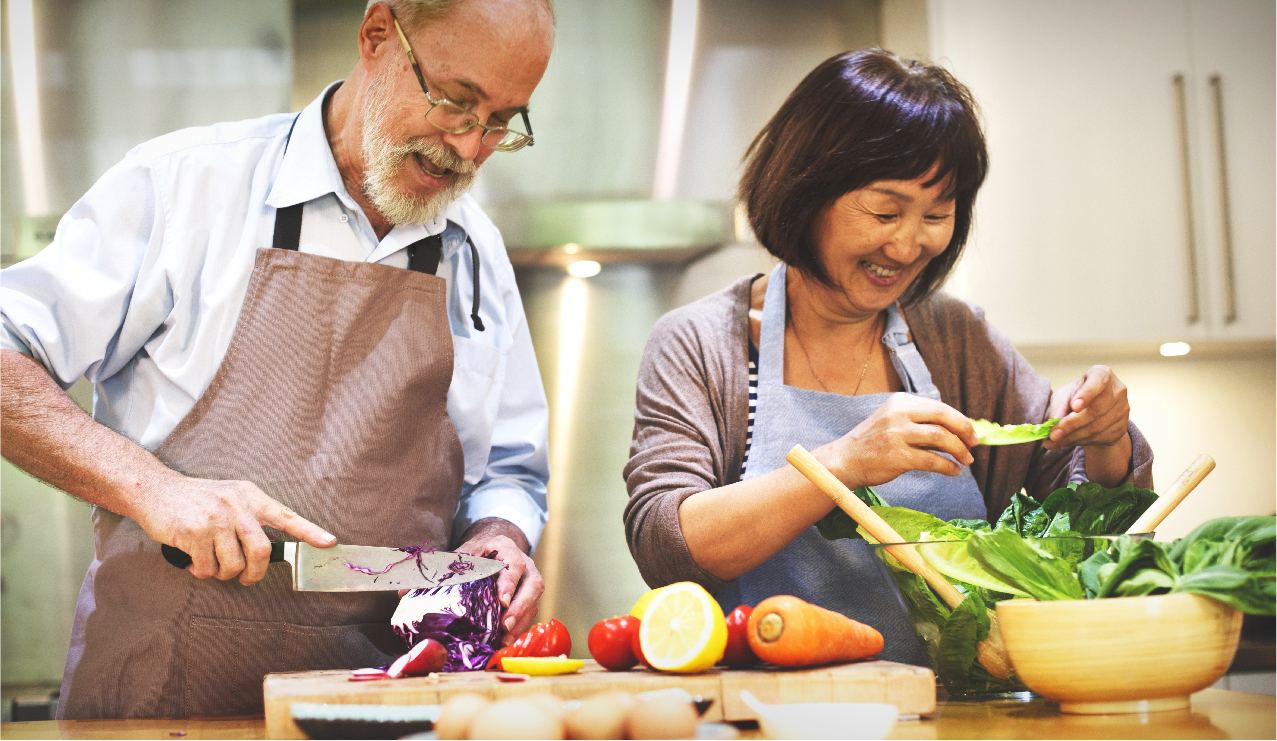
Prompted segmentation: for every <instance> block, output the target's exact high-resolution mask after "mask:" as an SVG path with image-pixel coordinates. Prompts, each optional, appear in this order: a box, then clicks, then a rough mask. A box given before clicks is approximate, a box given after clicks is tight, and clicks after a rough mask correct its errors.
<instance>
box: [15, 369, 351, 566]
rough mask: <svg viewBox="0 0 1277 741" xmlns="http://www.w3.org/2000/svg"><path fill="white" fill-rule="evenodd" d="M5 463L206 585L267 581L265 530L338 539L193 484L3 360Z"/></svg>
mask: <svg viewBox="0 0 1277 741" xmlns="http://www.w3.org/2000/svg"><path fill="white" fill-rule="evenodd" d="M0 434H2V435H3V436H4V457H5V458H7V459H8V460H9V461H10V462H11V463H13V464H14V465H16V466H18V467H19V468H21V469H22V470H24V471H26V472H27V473H29V474H31V475H32V476H35V477H36V478H39V479H41V480H43V481H46V482H48V483H49V484H51V485H53V486H55V487H57V488H59V489H61V490H63V491H65V492H67V493H68V494H71V495H72V496H76V497H79V498H81V499H83V500H84V501H86V502H89V503H91V504H96V505H98V506H100V507H103V508H105V509H108V510H110V511H112V512H115V513H116V514H119V515H122V516H124V517H131V518H132V519H133V520H135V521H136V522H137V523H138V524H139V525H141V526H142V530H143V531H144V532H145V533H146V534H147V535H148V536H150V537H151V539H152V540H157V541H159V542H161V543H166V544H168V545H171V546H175V547H177V548H180V549H182V550H183V551H186V552H187V553H188V554H190V556H191V565H190V566H189V567H188V570H189V571H190V572H191V574H193V575H194V576H197V577H199V578H201V579H207V578H208V577H210V576H216V577H217V578H218V579H223V580H225V579H233V578H234V577H236V576H239V580H240V582H241V583H243V584H252V583H254V582H257V581H261V579H262V578H263V577H265V576H266V566H267V564H268V563H269V561H270V542H269V541H268V540H267V538H266V533H264V532H262V525H269V526H270V527H273V528H275V529H276V530H281V531H283V532H286V533H288V534H290V535H292V536H294V537H296V538H298V539H300V540H304V541H306V542H307V543H310V544H311V545H313V546H317V547H320V548H325V547H327V546H330V545H333V544H334V543H336V538H334V537H333V536H332V535H330V534H328V533H327V532H325V531H324V530H322V529H321V528H319V527H317V526H316V525H313V524H311V523H310V522H307V521H306V520H304V519H302V518H301V517H299V516H298V515H297V514H296V513H294V512H293V511H292V510H290V509H288V508H287V507H285V506H284V505H282V504H280V503H279V502H277V501H275V500H274V499H271V498H270V497H268V496H266V494H265V493H263V492H262V490H261V489H258V488H257V487H256V486H254V485H253V484H250V483H248V482H247V481H216V480H210V479H192V478H188V477H186V476H183V475H181V474H180V473H178V472H176V471H174V470H172V469H170V468H168V467H167V466H165V465H164V464H163V463H162V462H160V460H159V459H158V458H156V457H155V456H154V455H152V454H151V452H150V451H148V450H146V449H145V448H143V447H141V446H140V445H138V444H137V443H135V442H133V441H132V440H129V439H128V438H126V437H124V436H123V435H120V434H119V433H117V432H115V431H114V430H111V429H108V428H106V427H104V426H103V425H100V424H98V423H97V422H95V421H94V420H93V419H92V418H91V417H89V415H87V414H85V413H84V412H83V411H82V410H81V409H80V408H79V407H78V406H76V405H75V402H73V401H71V399H69V398H68V397H67V395H66V394H65V393H64V392H63V391H62V389H61V388H59V387H58V385H57V384H56V383H54V382H53V379H52V378H50V377H49V374H48V372H46V371H45V369H44V366H42V365H40V364H39V363H37V362H35V361H34V360H32V359H31V358H29V357H27V356H26V355H23V354H22V353H19V352H15V351H13V350H0Z"/></svg>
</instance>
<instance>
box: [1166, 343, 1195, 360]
mask: <svg viewBox="0 0 1277 741" xmlns="http://www.w3.org/2000/svg"><path fill="white" fill-rule="evenodd" d="M1192 349H1193V348H1191V347H1189V346H1188V343H1187V342H1167V343H1165V344H1163V345H1162V348H1161V352H1162V357H1166V358H1173V357H1175V356H1176V355H1187V354H1188V351H1189V350H1192Z"/></svg>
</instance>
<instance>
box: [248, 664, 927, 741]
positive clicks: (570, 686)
mask: <svg viewBox="0 0 1277 741" xmlns="http://www.w3.org/2000/svg"><path fill="white" fill-rule="evenodd" d="M348 677H349V672H347V671H346V670H328V671H315V672H294V673H289V674H268V675H267V676H266V677H265V678H264V679H263V681H262V686H263V695H264V700H265V713H266V736H267V738H272V739H275V738H279V739H302V738H306V736H305V734H304V733H302V731H301V729H300V728H298V726H297V724H296V723H294V722H293V719H292V714H291V706H292V704H293V703H295V702H316V703H342V704H367V705H433V704H439V703H441V702H442V701H443V699H444V698H445V697H446V696H450V695H453V694H457V693H460V692H465V691H472V692H476V693H478V694H483V695H487V696H489V697H492V698H494V699H496V698H498V697H513V696H517V695H525V694H533V693H537V692H551V693H553V694H555V695H557V696H559V697H562V698H563V699H565V700H573V699H582V698H584V697H587V696H589V695H592V694H595V693H597V692H602V691H605V690H607V689H623V690H624V691H628V692H636V693H637V692H645V691H648V690H653V689H662V688H665V687H679V686H681V687H683V688H684V689H687V691H688V692H691V693H692V694H693V695H701V696H702V697H712V698H713V699H714V704H713V705H712V706H711V707H710V710H709V711H708V712H707V713H706V716H705V718H704V720H720V721H721V720H726V721H743V720H757V719H758V717H757V715H755V714H754V713H753V711H751V710H749V708H747V707H746V706H745V704H744V703H743V702H742V701H741V700H740V690H741V689H749V690H750V691H751V692H753V693H754V694H755V696H757V697H758V699H760V700H762V701H763V702H886V703H890V704H893V705H895V706H896V708H897V710H898V711H899V713H900V714H901V715H902V716H907V715H930V714H932V713H934V712H935V708H936V683H935V674H934V673H933V672H932V671H931V670H930V669H926V668H924V667H918V666H910V665H906V664H897V663H894V662H889V661H870V662H857V663H853V664H841V665H837V666H827V667H816V668H813V669H796V670H782V669H775V668H766V669H757V670H745V671H736V670H732V671H718V670H715V671H712V672H707V673H705V674H689V675H678V674H662V673H658V672H652V671H646V670H634V671H629V672H608V671H606V670H603V669H602V668H601V667H599V666H598V665H597V664H596V663H595V662H593V661H587V665H586V667H585V668H584V669H583V670H582V672H581V673H579V674H571V675H562V676H558V677H532V678H530V679H529V680H528V681H526V682H514V683H503V682H500V681H498V680H497V678H496V676H495V675H492V674H484V673H480V672H472V673H468V674H465V675H455V676H452V677H446V678H442V681H441V680H440V679H431V678H428V677H411V678H406V679H393V680H377V681H373V682H351V681H349V679H348ZM600 684H609V685H613V686H600ZM616 684H621V685H629V686H621V687H618V686H615V685H616ZM769 687H770V688H773V689H768V688H769Z"/></svg>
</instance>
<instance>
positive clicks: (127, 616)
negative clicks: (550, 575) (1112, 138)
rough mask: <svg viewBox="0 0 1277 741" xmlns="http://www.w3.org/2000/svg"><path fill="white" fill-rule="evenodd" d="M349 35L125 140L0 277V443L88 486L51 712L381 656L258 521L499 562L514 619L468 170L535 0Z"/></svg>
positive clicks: (505, 401)
mask: <svg viewBox="0 0 1277 741" xmlns="http://www.w3.org/2000/svg"><path fill="white" fill-rule="evenodd" d="M358 45H359V61H358V63H357V64H356V66H355V68H354V70H353V71H352V72H351V74H350V76H349V78H348V79H346V80H345V81H343V82H338V83H334V84H333V85H331V86H330V87H329V88H328V89H327V90H325V91H324V93H323V94H322V95H321V96H320V97H319V98H318V99H317V100H315V101H314V102H313V103H311V104H310V105H309V106H308V107H307V108H306V109H305V110H303V111H302V112H301V113H300V114H297V115H292V114H288V115H274V116H267V117H265V118H262V119H257V120H252V121H243V122H239V123H228V124H221V125H216V126H211V127H207V128H196V129H186V130H183V131H179V132H176V133H173V134H169V135H167V136H163V137H160V138H159V139H156V140H153V141H150V142H147V143H145V144H143V145H141V146H139V147H137V148H136V149H134V150H133V151H132V152H130V153H129V154H128V156H127V157H126V158H125V159H124V161H123V162H121V163H120V164H118V165H117V166H115V167H114V168H112V169H111V170H110V171H109V172H107V174H106V175H104V176H103V177H102V179H101V180H100V181H99V182H98V183H97V184H96V185H94V187H93V188H92V189H90V191H89V192H88V193H87V194H86V195H85V196H84V198H83V199H81V200H80V201H79V202H78V203H77V204H76V205H75V206H74V207H73V208H72V209H71V211H70V212H69V213H68V214H67V215H66V217H65V218H64V219H63V220H62V223H61V224H60V225H59V227H58V232H57V238H56V239H55V241H54V243H53V244H52V245H51V246H50V247H49V248H48V249H46V250H45V251H44V252H43V253H41V254H40V255H38V256H37V257H35V258H32V259H31V260H28V261H27V262H25V263H22V264H20V265H17V266H15V267H13V268H10V269H9V270H6V271H5V273H4V276H3V293H2V294H0V295H2V297H3V302H2V303H0V313H2V315H3V327H4V333H3V337H0V341H2V342H3V346H2V347H3V349H0V356H2V359H3V367H2V370H0V372H2V375H3V381H2V391H3V398H2V400H0V403H2V404H3V436H4V455H5V457H6V458H8V459H9V460H11V461H12V462H14V463H15V464H17V465H18V466H20V467H22V468H23V469H25V470H27V471H28V472H30V473H32V474H34V475H35V476H38V477H40V478H42V479H44V480H45V481H47V482H49V483H51V484H53V485H54V486H57V487H58V488H61V489H63V490H65V491H67V492H69V493H71V494H73V495H75V496H77V497H80V498H82V499H84V500H86V501H88V502H90V503H92V504H94V505H95V507H94V514H93V520H94V528H95V534H96V558H95V560H94V561H93V563H92V565H91V566H90V568H89V572H88V575H87V576H86V578H85V581H84V586H83V588H82V589H81V592H80V601H79V607H78V610H77V613H76V618H75V625H74V628H73V633H72V638H71V647H70V651H69V652H68V656H67V665H66V673H65V676H64V681H63V686H62V694H61V704H60V706H59V717H63V718H101V717H147V716H185V715H216V714H229V713H248V712H260V710H261V707H262V695H261V680H262V676H263V675H264V674H266V673H268V672H273V671H292V670H302V669H320V668H338V667H360V666H376V665H379V664H385V663H387V662H388V661H389V660H390V659H391V658H392V655H393V654H394V653H401V652H402V650H403V647H402V644H398V645H396V641H397V639H396V638H395V637H394V635H393V633H391V631H390V626H389V622H390V617H391V614H392V613H393V611H394V609H395V606H396V604H397V602H396V600H397V595H395V594H394V593H393V592H392V593H384V592H359V593H344V594H336V593H294V592H293V591H292V589H291V582H290V579H289V575H288V574H287V573H286V570H284V569H281V568H275V569H268V568H267V564H268V558H269V554H270V546H269V540H271V539H272V538H273V539H276V540H278V539H295V540H302V541H305V542H307V543H310V544H312V545H315V546H319V547H325V546H330V545H333V544H334V543H336V542H342V543H352V544H365V545H381V546H392V547H407V546H414V545H418V544H420V543H422V542H425V541H429V543H430V544H431V546H433V547H436V548H440V549H444V548H449V547H453V548H455V549H456V550H459V551H463V552H466V553H471V554H495V557H497V558H499V559H501V560H502V561H504V562H505V563H506V564H507V568H506V569H505V571H504V572H503V573H502V575H501V577H500V579H499V581H498V594H499V597H500V599H501V601H502V603H503V605H504V606H505V608H506V610H505V614H504V616H503V619H502V625H503V627H504V628H505V629H506V630H507V631H509V633H510V634H513V635H517V634H518V633H520V632H522V631H523V630H525V629H526V628H527V627H528V625H529V624H530V623H531V621H532V619H533V616H534V615H535V612H536V604H537V600H538V598H539V597H540V594H541V591H542V589H543V584H542V581H541V577H540V575H539V574H538V572H537V570H536V568H535V566H534V565H533V563H532V560H531V559H530V558H529V557H528V555H527V554H528V553H529V552H530V551H531V548H532V546H533V545H535V542H536V539H537V537H538V536H539V534H540V531H541V528H542V526H543V525H544V522H545V518H546V505H545V486H546V480H547V478H548V475H549V474H548V465H547V456H546V427H547V411H546V403H545V395H544V391H543V390H542V387H541V381H540V375H539V373H538V371H537V367H536V360H535V356H534V355H533V351H532V345H531V342H530V340H529V337H528V328H527V323H526V321H525V317H524V314H523V309H522V306H521V303H520V299H519V295H518V291H517V289H516V287H515V282H514V274H513V270H512V269H511V267H510V262H509V260H508V258H507V256H506V254H505V250H504V245H503V244H502V241H501V236H500V234H499V233H498V232H497V230H496V228H495V227H494V226H493V225H492V222H491V221H489V220H488V219H487V217H486V216H485V215H484V214H483V213H482V211H480V209H479V208H478V206H477V205H476V204H475V202H474V201H473V199H471V198H470V197H469V196H467V195H465V192H466V189H467V188H468V187H469V185H470V184H471V182H472V181H473V179H474V176H475V172H476V170H477V169H478V168H479V167H480V166H481V165H482V164H483V163H484V161H485V160H487V158H488V157H489V156H491V155H492V153H493V151H494V150H495V151H502V152H512V151H515V150H517V149H520V148H522V147H523V146H526V145H528V144H532V130H531V128H530V124H529V119H528V110H527V106H528V100H529V97H530V96H531V95H532V91H533V89H534V88H535V87H536V85H537V83H538V82H539V81H540V79H541V76H542V74H543V73H544V72H545V68H546V64H547V63H548V60H549V56H550V50H551V47H552V45H553V13H552V9H551V7H550V5H549V2H548V1H547V0H460V1H458V0H389V2H373V3H371V4H370V5H369V7H368V10H367V13H366V15H365V18H364V21H363V24H362V26H361V27H360V30H359V38H358ZM80 376H85V377H87V378H88V379H89V380H91V381H93V382H94V384H95V385H96V393H95V397H94V415H93V419H90V418H89V417H87V416H85V415H84V414H83V413H82V412H81V411H80V410H79V409H78V408H77V407H76V406H75V405H74V404H72V403H71V401H70V400H69V399H68V398H67V396H66V395H65V394H64V393H63V392H62V390H61V389H60V388H59V385H60V386H61V387H63V388H65V387H68V386H70V385H71V384H72V383H73V382H74V381H75V380H76V379H77V378H78V377H80ZM264 528H266V530H264ZM162 543H163V544H169V545H172V546H176V547H178V548H180V549H181V550H183V551H186V552H187V553H188V554H190V555H191V557H192V560H193V563H192V564H191V566H190V567H189V568H188V570H187V571H181V570H179V569H176V568H173V567H172V566H169V565H168V564H166V563H165V562H164V560H163V559H162V558H161V557H160V544H162ZM210 577H216V579H212V578H210ZM510 638H511V636H507V640H509V639H510Z"/></svg>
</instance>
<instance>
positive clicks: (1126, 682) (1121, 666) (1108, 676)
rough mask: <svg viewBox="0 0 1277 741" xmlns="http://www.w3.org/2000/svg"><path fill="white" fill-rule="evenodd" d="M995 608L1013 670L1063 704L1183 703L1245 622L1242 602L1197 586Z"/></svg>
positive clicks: (1097, 708)
mask: <svg viewBox="0 0 1277 741" xmlns="http://www.w3.org/2000/svg"><path fill="white" fill-rule="evenodd" d="M997 609H998V617H999V618H1000V620H1001V622H1002V637H1003V639H1004V640H1005V641H1006V647H1007V653H1008V654H1009V655H1010V657H1011V663H1012V664H1013V665H1014V666H1015V671H1016V673H1017V674H1018V675H1019V676H1020V678H1021V679H1023V680H1024V683H1025V684H1026V685H1027V686H1028V687H1029V689H1031V690H1033V691H1034V692H1036V693H1038V694H1039V695H1042V696H1043V697H1047V698H1049V699H1052V700H1055V701H1057V702H1059V703H1060V712H1062V713H1079V714H1089V715H1098V714H1105V713H1138V712H1153V711H1162V710H1179V709H1182V708H1187V707H1188V706H1189V695H1191V694H1193V693H1194V692H1197V691H1198V690H1202V689H1205V688H1207V687H1209V686H1210V685H1212V684H1214V683H1215V681H1216V680H1218V679H1219V678H1220V677H1222V676H1223V675H1224V672H1226V671H1228V667H1229V665H1230V664H1231V663H1232V660H1233V655H1234V654H1236V653H1237V642H1238V639H1239V638H1240V637H1241V629H1242V613H1241V612H1240V611H1238V610H1236V609H1233V608H1232V607H1229V606H1227V605H1224V604H1222V603H1220V602H1217V601H1215V600H1213V599H1211V598H1209V597H1203V596H1201V595H1197V594H1168V595H1159V596H1153V597H1110V598H1105V599H1089V600H1059V601H1052V602H1038V601H1036V600H1031V599H1015V600H1007V601H1005V602H999V603H998V607H997Z"/></svg>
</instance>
